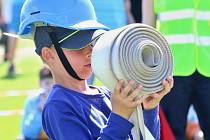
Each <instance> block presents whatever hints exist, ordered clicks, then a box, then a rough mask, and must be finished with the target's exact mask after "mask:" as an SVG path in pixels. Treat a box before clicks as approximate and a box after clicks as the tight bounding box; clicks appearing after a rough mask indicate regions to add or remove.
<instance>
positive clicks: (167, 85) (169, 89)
mask: <svg viewBox="0 0 210 140" xmlns="http://www.w3.org/2000/svg"><path fill="white" fill-rule="evenodd" d="M163 86H164V89H163V90H162V92H161V93H163V94H167V93H168V92H170V91H171V87H170V85H169V82H167V81H166V80H164V81H163Z"/></svg>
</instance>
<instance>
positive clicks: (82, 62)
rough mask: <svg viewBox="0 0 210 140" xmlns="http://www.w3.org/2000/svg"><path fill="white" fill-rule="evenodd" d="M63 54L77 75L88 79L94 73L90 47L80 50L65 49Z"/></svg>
mask: <svg viewBox="0 0 210 140" xmlns="http://www.w3.org/2000/svg"><path fill="white" fill-rule="evenodd" d="M63 52H64V54H65V55H66V58H67V59H68V61H69V63H70V64H71V66H72V68H73V69H74V70H75V72H76V73H77V75H78V76H79V77H80V78H82V79H88V78H89V77H90V75H91V73H92V68H91V54H92V47H91V46H90V45H88V46H86V47H85V48H82V49H79V50H67V49H63Z"/></svg>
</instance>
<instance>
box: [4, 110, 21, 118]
mask: <svg viewBox="0 0 210 140" xmlns="http://www.w3.org/2000/svg"><path fill="white" fill-rule="evenodd" d="M22 114H23V110H22V109H17V110H1V111H0V117H2V116H3V117H6V116H15V115H22Z"/></svg>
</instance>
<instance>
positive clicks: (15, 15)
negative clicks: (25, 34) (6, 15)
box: [7, 0, 25, 77]
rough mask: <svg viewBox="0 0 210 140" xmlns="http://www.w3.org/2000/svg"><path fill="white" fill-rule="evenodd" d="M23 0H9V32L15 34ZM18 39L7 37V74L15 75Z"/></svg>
mask: <svg viewBox="0 0 210 140" xmlns="http://www.w3.org/2000/svg"><path fill="white" fill-rule="evenodd" d="M24 1H25V0H11V2H12V3H11V4H12V15H11V16H12V19H11V22H10V24H9V32H10V33H14V34H16V33H17V32H18V30H19V24H20V12H21V8H22V5H23V3H24ZM17 43H18V39H17V38H13V37H9V42H8V53H7V59H8V62H9V66H8V70H7V76H9V77H13V76H14V75H15V62H14V57H15V51H16V47H17Z"/></svg>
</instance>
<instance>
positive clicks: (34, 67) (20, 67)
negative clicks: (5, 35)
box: [0, 41, 43, 140]
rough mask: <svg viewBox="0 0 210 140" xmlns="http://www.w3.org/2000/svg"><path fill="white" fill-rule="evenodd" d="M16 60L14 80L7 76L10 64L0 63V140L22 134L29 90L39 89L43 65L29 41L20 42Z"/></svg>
mask: <svg viewBox="0 0 210 140" xmlns="http://www.w3.org/2000/svg"><path fill="white" fill-rule="evenodd" d="M1 50H2V48H1ZM0 57H2V56H0ZM15 58H16V59H15V62H16V67H17V75H16V76H15V77H14V78H8V77H7V76H6V74H7V67H8V64H7V63H0V140H14V139H15V138H16V137H17V136H18V135H19V134H20V120H21V112H20V111H21V110H22V108H23V105H24V101H25V99H26V98H27V96H28V90H31V89H37V88H38V86H39V83H38V72H39V69H40V67H41V66H42V65H43V64H42V62H41V61H40V59H39V57H38V56H37V55H36V54H35V53H34V46H33V44H32V42H29V41H20V42H19V44H18V48H17V54H16V57H15ZM8 112H10V113H9V114H8ZM11 112H12V114H11Z"/></svg>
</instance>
